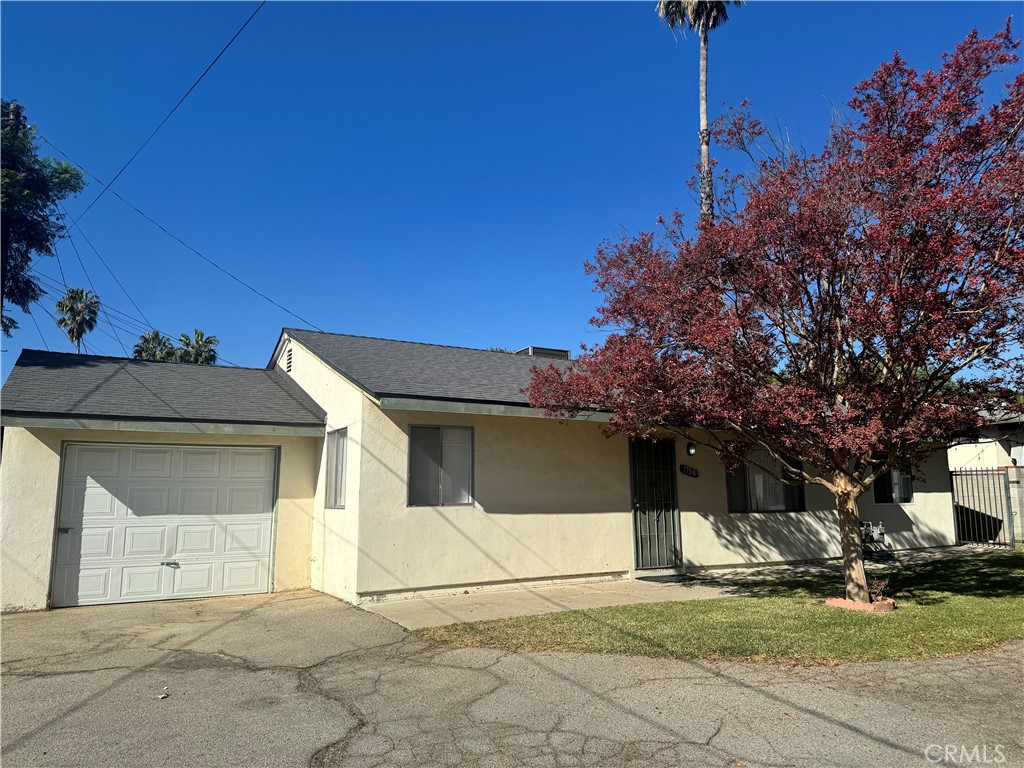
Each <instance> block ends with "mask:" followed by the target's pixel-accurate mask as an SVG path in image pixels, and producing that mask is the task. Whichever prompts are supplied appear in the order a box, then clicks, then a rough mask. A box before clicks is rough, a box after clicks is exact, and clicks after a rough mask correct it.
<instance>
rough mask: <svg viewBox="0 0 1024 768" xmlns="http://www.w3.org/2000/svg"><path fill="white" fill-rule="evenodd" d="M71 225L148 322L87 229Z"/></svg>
mask: <svg viewBox="0 0 1024 768" xmlns="http://www.w3.org/2000/svg"><path fill="white" fill-rule="evenodd" d="M61 210H64V206H61ZM64 213H65V214H67V211H66V210H64ZM71 226H73V227H75V228H76V229H78V233H79V234H80V235H81V236H82V239H83V240H85V242H86V243H87V244H88V245H89V247H90V248H92V252H93V253H95V254H96V258H97V259H99V260H100V263H101V264H102V265H103V266H104V267H106V268H107V272H109V273H110V276H111V277H112V278H114V282H115V283H117V287H118V288H120V289H121V292H122V293H124V295H125V296H127V297H128V301H130V302H131V305H132V306H133V307H135V311H136V312H138V313H139V317H141V318H142V319H143V320H145V321H146V323H147V324H148V323H149V320H148V319H147V318H146V313H145V312H143V311H142V309H141V308H140V307H139V305H138V304H136V303H135V299H133V298H132V295H131V294H130V293H128V289H127V288H125V287H124V285H122V283H121V281H120V280H118V279H117V275H115V274H114V270H112V269H111V268H110V265H109V264H107V261H106V259H104V258H103V257H102V256H101V255H100V252H99V251H98V250H96V246H95V245H93V244H92V240H90V239H89V237H88V236H87V235H86V234H85V230H84V229H82V228H81V227H80V226H79V225H78V224H74V223H73V224H72V225H71ZM69 239H71V240H72V242H73V238H69Z"/></svg>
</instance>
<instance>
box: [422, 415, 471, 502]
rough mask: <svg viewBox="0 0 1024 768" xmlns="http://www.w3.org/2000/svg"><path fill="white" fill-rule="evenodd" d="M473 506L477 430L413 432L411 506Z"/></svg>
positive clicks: (459, 429)
mask: <svg viewBox="0 0 1024 768" xmlns="http://www.w3.org/2000/svg"><path fill="white" fill-rule="evenodd" d="M472 503H473V429H472V428H471V427H410V428H409V506H411V507H446V506H453V505H458V504H472Z"/></svg>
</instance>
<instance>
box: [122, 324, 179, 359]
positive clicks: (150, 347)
mask: <svg viewBox="0 0 1024 768" xmlns="http://www.w3.org/2000/svg"><path fill="white" fill-rule="evenodd" d="M176 353H177V350H176V349H175V348H174V344H172V343H171V340H170V339H169V338H167V337H166V336H164V335H163V334H162V333H160V331H158V330H156V329H154V330H152V331H147V332H146V333H144V334H142V335H141V336H139V341H138V343H137V344H136V345H135V349H133V350H132V357H134V358H135V359H136V360H157V361H159V362H162V363H173V362H174V361H175V357H176Z"/></svg>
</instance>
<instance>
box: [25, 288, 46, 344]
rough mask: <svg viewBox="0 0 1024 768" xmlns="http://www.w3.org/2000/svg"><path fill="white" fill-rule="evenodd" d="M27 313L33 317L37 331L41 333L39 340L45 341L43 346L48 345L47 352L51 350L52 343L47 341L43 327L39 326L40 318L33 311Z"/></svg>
mask: <svg viewBox="0 0 1024 768" xmlns="http://www.w3.org/2000/svg"><path fill="white" fill-rule="evenodd" d="M38 303H39V302H38V301H36V304H38ZM26 314H27V315H28V316H29V317H31V318H32V323H33V324H34V325H35V327H36V332H37V333H38V334H39V340H40V341H41V342H43V346H44V347H46V351H47V352H49V351H50V345H49V344H47V343H46V339H45V338H44V336H43V329H42V328H40V327H39V321H38V320H36V316H35V315H33V314H32V313H31V312H28V313H26Z"/></svg>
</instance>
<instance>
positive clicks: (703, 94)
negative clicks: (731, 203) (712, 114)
mask: <svg viewBox="0 0 1024 768" xmlns="http://www.w3.org/2000/svg"><path fill="white" fill-rule="evenodd" d="M698 135H699V136H700V218H701V221H708V222H710V221H711V220H712V219H714V217H715V190H714V186H713V184H712V180H711V131H709V130H708V31H707V30H706V29H702V30H701V32H700V133H699V134H698Z"/></svg>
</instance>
